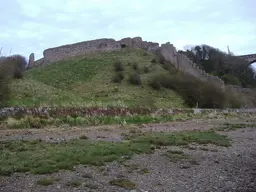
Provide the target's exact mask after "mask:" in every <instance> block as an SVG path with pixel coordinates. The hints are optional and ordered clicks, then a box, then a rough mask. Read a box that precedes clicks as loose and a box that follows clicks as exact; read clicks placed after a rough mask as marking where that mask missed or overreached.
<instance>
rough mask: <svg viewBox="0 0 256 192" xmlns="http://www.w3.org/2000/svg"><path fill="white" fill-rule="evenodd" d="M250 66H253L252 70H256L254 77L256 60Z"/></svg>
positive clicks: (255, 76)
mask: <svg viewBox="0 0 256 192" xmlns="http://www.w3.org/2000/svg"><path fill="white" fill-rule="evenodd" d="M250 67H251V68H252V70H253V71H254V78H256V61H255V62H253V63H252V64H251V66H250Z"/></svg>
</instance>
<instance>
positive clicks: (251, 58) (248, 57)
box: [237, 54, 256, 65]
mask: <svg viewBox="0 0 256 192" xmlns="http://www.w3.org/2000/svg"><path fill="white" fill-rule="evenodd" d="M237 57H239V58H241V59H243V60H245V61H247V62H248V65H251V64H253V63H255V62H256V54H250V55H240V56H237Z"/></svg>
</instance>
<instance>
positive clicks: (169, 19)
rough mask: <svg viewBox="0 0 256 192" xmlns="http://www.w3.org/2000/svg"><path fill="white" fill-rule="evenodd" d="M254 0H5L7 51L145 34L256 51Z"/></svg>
mask: <svg viewBox="0 0 256 192" xmlns="http://www.w3.org/2000/svg"><path fill="white" fill-rule="evenodd" d="M255 6H256V2H255V1H254V0H244V1H243V2H241V1H240V0H226V1H222V0H215V1H212V0H204V1H197V0H180V1H174V0H161V1H155V0H140V1H137V0H129V1H126V0H123V1H120V0H54V1H50V0H43V1H42V0H38V1H34V0H9V1H3V2H2V4H1V9H2V10H3V11H2V10H1V12H0V16H1V18H5V19H3V22H2V21H1V26H0V30H1V34H0V47H3V51H4V54H9V50H12V53H19V54H23V55H25V56H26V57H28V56H29V54H30V53H31V52H34V53H35V56H36V59H39V58H40V57H42V53H43V50H44V49H47V48H50V47H55V46H60V45H63V44H71V43H75V42H79V41H86V40H91V39H98V38H114V39H121V38H124V37H128V36H130V37H134V36H141V37H142V38H143V39H144V40H147V41H155V42H159V43H160V44H161V43H165V42H171V43H172V44H174V46H176V48H177V49H183V47H184V46H185V45H189V44H193V45H196V44H208V45H211V46H214V47H216V48H219V49H221V50H226V48H227V45H229V47H230V49H231V51H232V52H234V53H235V54H249V53H253V52H256V44H255V42H256V25H255V23H256V17H255V9H254V8H253V7H255Z"/></svg>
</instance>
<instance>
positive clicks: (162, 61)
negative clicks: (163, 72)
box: [158, 55, 166, 64]
mask: <svg viewBox="0 0 256 192" xmlns="http://www.w3.org/2000/svg"><path fill="white" fill-rule="evenodd" d="M165 61H166V60H165V58H164V56H162V55H158V62H159V63H161V64H164V63H165Z"/></svg>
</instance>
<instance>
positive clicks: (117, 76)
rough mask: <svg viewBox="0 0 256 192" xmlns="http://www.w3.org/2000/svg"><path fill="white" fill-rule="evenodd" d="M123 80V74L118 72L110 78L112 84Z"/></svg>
mask: <svg viewBox="0 0 256 192" xmlns="http://www.w3.org/2000/svg"><path fill="white" fill-rule="evenodd" d="M123 79H124V72H123V71H119V72H116V73H115V75H114V77H113V78H112V82H114V83H120V82H121V81H122V80H123Z"/></svg>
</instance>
